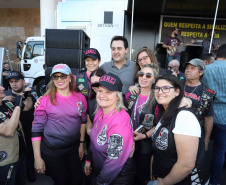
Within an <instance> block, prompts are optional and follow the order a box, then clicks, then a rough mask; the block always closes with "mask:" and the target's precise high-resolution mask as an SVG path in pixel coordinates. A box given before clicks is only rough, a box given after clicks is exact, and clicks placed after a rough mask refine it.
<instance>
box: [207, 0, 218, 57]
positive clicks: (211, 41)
mask: <svg viewBox="0 0 226 185" xmlns="http://www.w3.org/2000/svg"><path fill="white" fill-rule="evenodd" d="M219 1H220V0H217V7H216V11H215V17H214V22H213V29H212V35H211V40H210V48H209V53H210V51H211V47H212V43H213V34H214V28H215V23H216V19H217V12H218V5H219Z"/></svg>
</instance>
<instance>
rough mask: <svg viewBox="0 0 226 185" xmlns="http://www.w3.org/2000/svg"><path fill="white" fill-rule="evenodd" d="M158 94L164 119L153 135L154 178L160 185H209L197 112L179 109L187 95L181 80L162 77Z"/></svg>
mask: <svg viewBox="0 0 226 185" xmlns="http://www.w3.org/2000/svg"><path fill="white" fill-rule="evenodd" d="M154 94H155V98H156V101H157V102H158V103H159V104H160V114H159V116H160V118H161V119H160V121H159V123H158V124H157V126H156V128H155V130H154V131H153V135H152V140H153V149H154V160H153V175H155V176H156V177H157V178H158V185H163V184H177V185H185V184H193V183H195V184H199V185H204V184H206V182H207V181H208V168H207V167H206V164H207V163H206V161H205V160H206V158H205V155H206V154H205V144H204V138H203V135H202V134H201V128H200V124H199V122H198V120H197V118H196V116H195V115H194V114H193V112H192V111H191V110H189V109H184V108H178V106H179V104H180V102H181V100H182V98H183V94H184V91H183V86H182V84H181V82H180V80H179V79H177V78H176V77H175V76H173V75H163V76H160V77H159V78H158V79H157V80H156V82H155V88H154ZM184 118H186V119H184ZM198 151H199V152H198Z"/></svg>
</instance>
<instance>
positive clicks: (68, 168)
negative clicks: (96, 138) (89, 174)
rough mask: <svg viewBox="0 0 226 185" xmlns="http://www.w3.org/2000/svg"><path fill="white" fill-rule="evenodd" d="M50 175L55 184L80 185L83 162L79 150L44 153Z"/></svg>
mask: <svg viewBox="0 0 226 185" xmlns="http://www.w3.org/2000/svg"><path fill="white" fill-rule="evenodd" d="M42 157H43V160H44V161H45V165H46V170H47V173H48V175H49V176H50V177H51V178H52V179H53V181H54V185H80V184H81V182H82V162H81V161H80V159H79V155H78V152H74V153H70V154H65V155H60V156H49V155H46V154H43V153H42Z"/></svg>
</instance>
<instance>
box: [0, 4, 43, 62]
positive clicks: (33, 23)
mask: <svg viewBox="0 0 226 185" xmlns="http://www.w3.org/2000/svg"><path fill="white" fill-rule="evenodd" d="M30 36H40V9H39V8H23V9H22V8H1V9H0V47H5V48H6V49H7V50H9V58H10V60H11V61H15V60H18V59H17V57H16V43H17V41H22V42H24V41H25V40H26V38H27V37H30Z"/></svg>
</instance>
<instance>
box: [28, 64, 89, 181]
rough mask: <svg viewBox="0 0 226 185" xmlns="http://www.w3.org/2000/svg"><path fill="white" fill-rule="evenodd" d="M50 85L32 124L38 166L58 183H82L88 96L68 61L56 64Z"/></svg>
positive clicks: (37, 168) (36, 164) (39, 170)
mask: <svg viewBox="0 0 226 185" xmlns="http://www.w3.org/2000/svg"><path fill="white" fill-rule="evenodd" d="M49 86H50V87H49V89H48V91H47V93H46V94H45V95H44V96H43V97H42V98H41V99H40V105H39V106H38V107H37V108H36V110H35V117H34V122H33V126H32V144H33V150H34V157H35V168H36V170H37V172H38V173H45V171H46V170H47V172H48V174H49V175H50V177H51V178H52V179H53V180H54V183H55V185H68V184H69V185H75V184H80V182H81V177H82V170H81V169H82V166H81V161H80V160H81V159H82V158H83V155H84V146H83V144H84V137H85V123H86V107H87V103H86V99H85V97H84V96H83V95H82V94H80V93H77V92H75V79H74V76H73V75H72V74H71V70H70V68H69V67H68V66H67V65H66V64H57V65H55V66H54V67H53V70H52V73H51V81H50V83H49Z"/></svg>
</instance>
